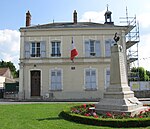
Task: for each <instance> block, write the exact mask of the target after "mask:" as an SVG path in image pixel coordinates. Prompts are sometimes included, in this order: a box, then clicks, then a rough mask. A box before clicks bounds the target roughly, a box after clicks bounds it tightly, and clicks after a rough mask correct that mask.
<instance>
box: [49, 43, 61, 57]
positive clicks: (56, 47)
mask: <svg viewBox="0 0 150 129" xmlns="http://www.w3.org/2000/svg"><path fill="white" fill-rule="evenodd" d="M51 48H52V51H51V52H52V53H51V56H52V57H60V56H61V53H60V41H53V42H51Z"/></svg>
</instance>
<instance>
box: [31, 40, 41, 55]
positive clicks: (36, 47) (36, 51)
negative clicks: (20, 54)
mask: <svg viewBox="0 0 150 129" xmlns="http://www.w3.org/2000/svg"><path fill="white" fill-rule="evenodd" d="M40 54H41V53H40V42H37V43H35V42H33V43H31V57H40Z"/></svg>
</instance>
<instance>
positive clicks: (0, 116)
mask: <svg viewBox="0 0 150 129" xmlns="http://www.w3.org/2000/svg"><path fill="white" fill-rule="evenodd" d="M71 106H74V104H73V103H63V104H62V103H55V104H22V105H20V104H19V105H0V129H112V128H109V127H98V126H89V125H83V124H77V123H74V122H69V121H66V120H64V119H61V118H59V116H58V115H59V113H60V112H61V111H62V110H63V109H66V108H69V107H71ZM149 128H150V127H149ZM134 129H139V128H134ZM141 129H148V127H147V128H141Z"/></svg>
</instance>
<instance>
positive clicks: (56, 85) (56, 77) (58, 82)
mask: <svg viewBox="0 0 150 129" xmlns="http://www.w3.org/2000/svg"><path fill="white" fill-rule="evenodd" d="M50 75H51V79H50V90H52V91H57V90H62V70H51V71H50Z"/></svg>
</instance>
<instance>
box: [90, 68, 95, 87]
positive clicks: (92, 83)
mask: <svg viewBox="0 0 150 129" xmlns="http://www.w3.org/2000/svg"><path fill="white" fill-rule="evenodd" d="M91 88H92V89H96V70H91Z"/></svg>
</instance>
